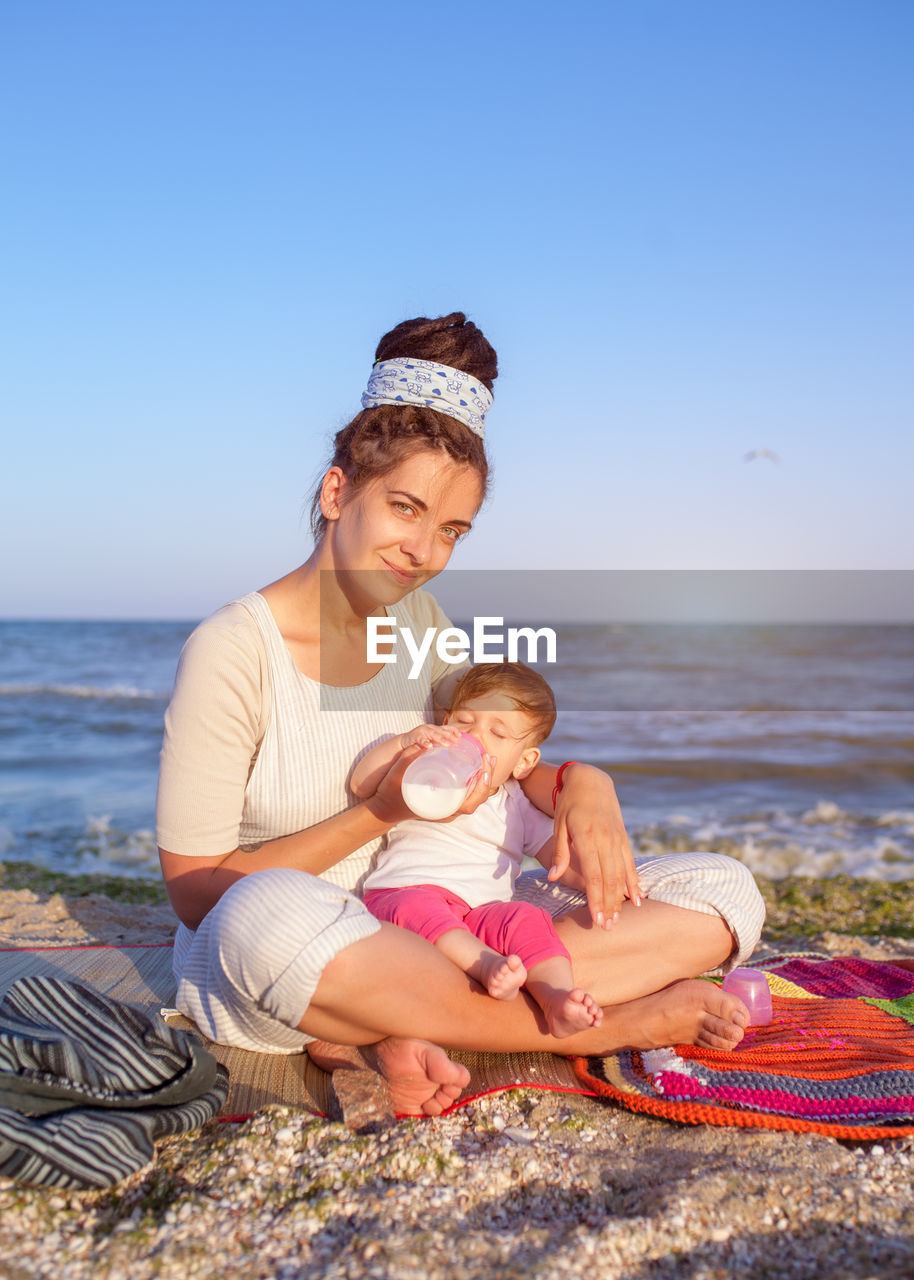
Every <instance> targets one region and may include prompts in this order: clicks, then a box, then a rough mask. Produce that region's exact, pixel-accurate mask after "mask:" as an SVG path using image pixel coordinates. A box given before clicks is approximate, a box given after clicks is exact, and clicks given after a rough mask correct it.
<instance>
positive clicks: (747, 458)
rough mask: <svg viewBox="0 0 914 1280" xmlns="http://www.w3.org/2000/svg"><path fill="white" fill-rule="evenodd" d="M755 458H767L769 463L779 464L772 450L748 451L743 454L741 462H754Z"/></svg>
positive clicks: (778, 459)
mask: <svg viewBox="0 0 914 1280" xmlns="http://www.w3.org/2000/svg"><path fill="white" fill-rule="evenodd" d="M756 458H768V459H769V460H770V461H771V462H780V458H779V457H778V455H777V454H776V453H775V452H774V450H773V449H750V450H749V452H748V453H744V454H743V462H754V461H755V459H756Z"/></svg>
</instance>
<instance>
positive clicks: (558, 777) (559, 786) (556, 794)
mask: <svg viewBox="0 0 914 1280" xmlns="http://www.w3.org/2000/svg"><path fill="white" fill-rule="evenodd" d="M573 764H577V760H566V761H565V763H564V764H560V765H559V771H558V773H557V774H556V775H555V786H554V787H553V788H552V810H553V812H555V806H556V805H557V804H558V800H559V792H560V791H561V789H562V776H563V774H564V772H565V770H566V769H568V768H570V766H571V765H573Z"/></svg>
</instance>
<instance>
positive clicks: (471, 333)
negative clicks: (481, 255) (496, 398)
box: [375, 311, 498, 391]
mask: <svg viewBox="0 0 914 1280" xmlns="http://www.w3.org/2000/svg"><path fill="white" fill-rule="evenodd" d="M398 356H410V357H412V359H414V360H435V361H436V362H437V363H438V364H446V365H449V366H450V367H451V368H452V369H462V370H463V372H464V373H469V374H471V375H472V376H473V377H474V378H478V379H479V381H480V382H481V383H482V384H483V386H485V387H488V389H489V390H490V391H492V390H493V386H494V383H495V379H496V378H497V377H498V357H497V356H496V354H495V348H494V347H493V346H492V344H491V343H490V342H489V340H488V339H487V338H486V336H485V334H484V333H483V332H482V330H481V329H480V328H478V327H477V326H476V325H475V324H474V323H473V321H472V320H468V319H467V318H466V316H465V315H464V313H463V312H462V311H452V312H451V313H450V315H447V316H438V317H437V318H436V319H429V318H428V317H427V316H419V317H418V318H417V319H415V320H404V321H403V323H402V324H398V325H397V326H396V328H394V329H391V330H390V332H389V333H385V334H384V337H383V338H382V339H381V341H380V342H379V343H378V346H377V350H376V351H375V360H394V359H396V358H397V357H398Z"/></svg>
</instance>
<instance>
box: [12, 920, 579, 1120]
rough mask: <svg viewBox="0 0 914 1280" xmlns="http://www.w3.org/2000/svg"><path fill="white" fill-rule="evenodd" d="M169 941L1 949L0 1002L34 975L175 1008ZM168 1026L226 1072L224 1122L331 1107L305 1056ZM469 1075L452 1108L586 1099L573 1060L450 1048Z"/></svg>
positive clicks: (321, 1076)
mask: <svg viewBox="0 0 914 1280" xmlns="http://www.w3.org/2000/svg"><path fill="white" fill-rule="evenodd" d="M171 958H172V948H171V943H147V944H145V945H141V944H137V945H120V946H80V947H73V946H70V947H41V948H36V949H30V950H26V949H18V948H17V949H8V950H7V949H3V950H0V997H2V995H3V994H4V993H5V992H6V991H7V990H8V989H9V987H11V986H12V984H13V983H14V982H16V981H17V979H19V978H26V977H32V976H35V975H38V974H42V975H47V976H50V977H58V978H71V979H75V980H76V981H78V982H84V983H85V984H86V985H87V986H90V987H92V988H93V989H94V990H96V991H100V992H102V993H103V994H104V995H109V996H111V997H112V998H113V999H115V1000H123V1001H125V1002H126V1003H129V1004H139V1005H143V1006H144V1007H146V1008H155V1009H159V1008H168V1007H170V1006H171V1005H172V1004H173V1003H174V998H175V980H174V975H173V974H172V970H171ZM168 1022H169V1025H171V1026H173V1027H177V1028H179V1029H181V1028H183V1029H185V1030H188V1031H191V1032H192V1033H193V1034H195V1035H197V1036H199V1037H200V1039H201V1040H202V1041H203V1043H204V1044H205V1045H206V1047H207V1048H208V1049H209V1051H210V1052H211V1053H212V1054H213V1056H214V1057H215V1058H216V1059H218V1061H219V1062H221V1063H222V1064H223V1066H224V1067H225V1068H226V1069H227V1071H228V1073H229V1093H228V1097H227V1098H226V1101H225V1105H224V1106H223V1108H222V1112H221V1115H222V1118H223V1119H226V1118H229V1117H232V1118H235V1117H242V1116H250V1115H254V1114H256V1112H258V1111H260V1110H262V1109H263V1108H264V1107H267V1106H271V1105H281V1106H289V1107H297V1108H300V1109H302V1110H306V1111H311V1112H314V1113H315V1114H316V1115H320V1116H327V1115H329V1114H330V1112H331V1109H332V1099H331V1077H330V1075H329V1073H328V1072H326V1071H322V1070H321V1068H320V1067H318V1066H315V1064H314V1063H313V1062H312V1061H311V1059H310V1058H309V1057H308V1055H307V1054H306V1053H294V1054H277V1053H253V1052H251V1051H249V1050H247V1049H233V1048H230V1047H228V1046H226V1045H221V1044H214V1043H213V1042H212V1041H211V1040H208V1039H207V1038H206V1037H205V1036H203V1035H202V1034H201V1032H200V1031H199V1030H198V1028H197V1027H196V1026H195V1025H194V1023H193V1022H191V1021H190V1020H189V1019H187V1018H184V1017H182V1016H181V1015H180V1014H174V1015H171V1016H169V1018H168ZM450 1052H451V1056H452V1057H453V1058H454V1059H455V1060H456V1061H458V1062H462V1063H463V1064H464V1065H465V1066H466V1067H467V1069H468V1070H469V1072H470V1083H469V1085H468V1086H467V1088H466V1089H465V1090H464V1091H463V1093H462V1094H461V1095H460V1097H459V1098H458V1100H457V1102H456V1103H455V1104H454V1107H452V1108H450V1110H454V1109H455V1108H456V1107H462V1106H466V1105H467V1103H470V1102H473V1101H474V1100H475V1099H477V1098H480V1097H483V1096H485V1095H487V1094H490V1093H500V1092H502V1091H504V1090H506V1089H518V1088H525V1089H542V1090H551V1091H554V1092H559V1093H569V1094H582V1095H592V1094H593V1093H594V1090H593V1089H592V1088H591V1087H590V1086H589V1085H588V1084H587V1083H586V1082H585V1081H583V1080H580V1079H579V1078H578V1077H577V1075H576V1074H575V1071H574V1067H573V1065H572V1063H571V1061H570V1060H569V1059H567V1058H560V1057H556V1056H555V1055H554V1054H551V1053H503V1054H502V1053H472V1052H468V1051H450Z"/></svg>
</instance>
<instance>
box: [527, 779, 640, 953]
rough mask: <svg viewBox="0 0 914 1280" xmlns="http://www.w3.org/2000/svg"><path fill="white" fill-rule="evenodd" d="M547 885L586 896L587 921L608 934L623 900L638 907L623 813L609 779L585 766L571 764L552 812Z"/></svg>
mask: <svg viewBox="0 0 914 1280" xmlns="http://www.w3.org/2000/svg"><path fill="white" fill-rule="evenodd" d="M549 879H550V880H559V879H564V880H565V882H566V883H573V884H576V885H577V886H578V887H579V888H581V889H582V890H583V891H584V892H585V893H586V894H587V905H588V907H589V908H590V914H591V918H592V919H593V922H594V924H595V925H597V926H598V927H599V928H601V929H608V928H609V927H610V926H611V925H612V924H614V923H615V921H616V920H617V919H618V917H619V908H620V907H621V906H622V903H623V902H624V901H625V899H626V898H630V899H631V901H632V902H634V904H635V905H636V906H640V904H641V885H640V883H639V880H638V873H637V871H636V870H635V863H634V859H633V858H632V851H631V847H630V845H629V843H628V834H627V833H626V830H625V823H624V822H623V821H622V811H621V810H620V808H619V801H618V799H617V798H616V788H615V787H614V786H613V781H612V778H610V777H609V775H608V774H605V773H604V772H603V770H602V769H596V768H594V767H593V766H592V765H588V764H571V765H569V766H568V768H567V769H566V770H565V773H564V775H563V783H562V789H561V791H560V792H559V794H558V797H557V800H556V806H555V858H554V861H553V864H552V868H551V869H550V871H549Z"/></svg>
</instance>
